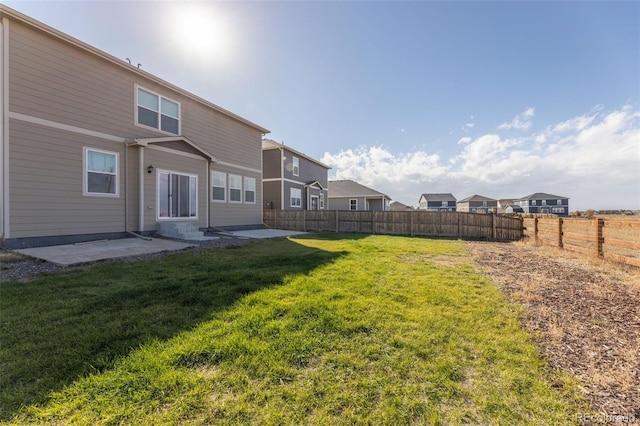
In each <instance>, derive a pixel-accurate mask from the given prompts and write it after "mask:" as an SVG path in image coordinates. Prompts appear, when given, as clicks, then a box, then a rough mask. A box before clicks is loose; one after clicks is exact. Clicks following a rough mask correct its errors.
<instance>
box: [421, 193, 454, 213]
mask: <svg viewBox="0 0 640 426" xmlns="http://www.w3.org/2000/svg"><path fill="white" fill-rule="evenodd" d="M418 209H419V210H427V211H430V212H455V211H456V197H454V196H453V195H452V194H450V193H446V194H422V195H421V196H420V200H419V201H418Z"/></svg>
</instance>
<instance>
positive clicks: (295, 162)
mask: <svg viewBox="0 0 640 426" xmlns="http://www.w3.org/2000/svg"><path fill="white" fill-rule="evenodd" d="M291 161H293V175H294V176H299V175H300V159H299V158H298V157H293V158H292V160H291Z"/></svg>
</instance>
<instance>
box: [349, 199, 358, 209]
mask: <svg viewBox="0 0 640 426" xmlns="http://www.w3.org/2000/svg"><path fill="white" fill-rule="evenodd" d="M349 210H358V199H357V198H351V199H350V200H349Z"/></svg>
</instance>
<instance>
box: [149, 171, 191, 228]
mask: <svg viewBox="0 0 640 426" xmlns="http://www.w3.org/2000/svg"><path fill="white" fill-rule="evenodd" d="M197 194H198V178H197V176H192V175H183V174H179V173H173V172H161V171H159V172H158V217H159V218H162V219H168V218H189V217H192V218H195V217H197V216H198V196H197Z"/></svg>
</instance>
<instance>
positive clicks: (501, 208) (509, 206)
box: [498, 198, 524, 213]
mask: <svg viewBox="0 0 640 426" xmlns="http://www.w3.org/2000/svg"><path fill="white" fill-rule="evenodd" d="M498 213H524V210H522V207H520V206H519V205H517V204H516V203H515V201H514V199H513V198H506V199H502V200H498Z"/></svg>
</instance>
